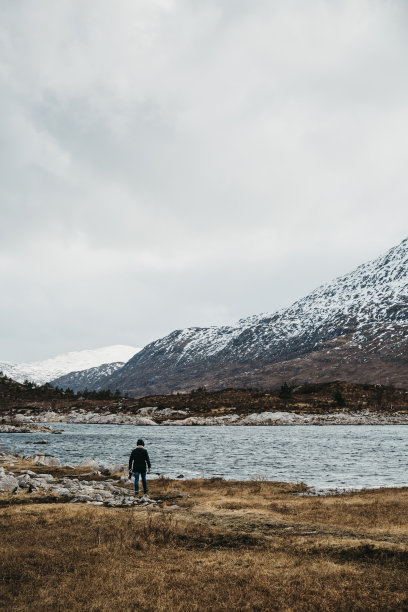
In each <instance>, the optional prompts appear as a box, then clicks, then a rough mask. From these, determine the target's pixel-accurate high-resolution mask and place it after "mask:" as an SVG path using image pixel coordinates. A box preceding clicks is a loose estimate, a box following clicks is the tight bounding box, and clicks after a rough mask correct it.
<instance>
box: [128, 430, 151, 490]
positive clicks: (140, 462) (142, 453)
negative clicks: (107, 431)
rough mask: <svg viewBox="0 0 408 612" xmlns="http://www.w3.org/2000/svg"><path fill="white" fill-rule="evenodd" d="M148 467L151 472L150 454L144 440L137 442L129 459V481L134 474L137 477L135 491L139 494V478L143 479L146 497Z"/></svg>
mask: <svg viewBox="0 0 408 612" xmlns="http://www.w3.org/2000/svg"><path fill="white" fill-rule="evenodd" d="M146 465H147V468H148V471H149V472H150V468H151V464H150V458H149V453H148V452H147V450H146V449H145V447H144V442H143V440H138V441H137V446H136V448H134V449H133V450H132V452H131V453H130V457H129V479H130V478H131V477H132V472H133V474H134V476H135V491H136V493H139V478H141V479H142V484H143V491H144V493H145V495H146V493H147V491H148V488H147V481H146Z"/></svg>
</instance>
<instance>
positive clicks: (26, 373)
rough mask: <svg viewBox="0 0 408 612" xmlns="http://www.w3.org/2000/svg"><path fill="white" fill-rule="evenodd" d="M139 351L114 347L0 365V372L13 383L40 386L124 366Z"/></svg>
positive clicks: (126, 346) (129, 347) (6, 362)
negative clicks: (72, 374) (82, 372)
mask: <svg viewBox="0 0 408 612" xmlns="http://www.w3.org/2000/svg"><path fill="white" fill-rule="evenodd" d="M139 350H140V349H138V348H135V347H133V346H128V345H124V344H114V345H112V346H103V347H100V348H97V349H87V350H84V351H71V352H69V353H64V354H62V355H57V356H56V357H52V358H51V359H45V360H43V361H33V362H27V363H24V362H21V363H13V362H8V361H0V371H2V372H3V373H4V374H6V375H7V376H9V377H10V378H12V379H13V380H16V381H17V382H21V383H22V382H24V381H25V380H28V381H29V382H33V383H36V384H40V385H41V384H44V383H47V382H51V381H52V380H53V379H55V378H58V377H60V376H64V375H66V374H68V373H70V372H72V371H78V370H85V369H88V368H92V367H97V366H101V365H103V364H107V363H117V362H122V363H125V362H126V361H128V359H130V358H131V357H132V356H133V355H135V354H136V353H137V352H138V351H139Z"/></svg>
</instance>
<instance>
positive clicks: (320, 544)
mask: <svg viewBox="0 0 408 612" xmlns="http://www.w3.org/2000/svg"><path fill="white" fill-rule="evenodd" d="M44 457H45V456H44ZM2 459H3V460H5V461H2ZM7 459H8V462H7ZM46 461H47V460H46ZM89 461H90V460H89ZM2 463H3V465H4V464H7V465H6V470H5V471H7V472H8V471H9V469H10V471H12V472H13V474H14V476H11V475H10V474H6V478H8V479H9V485H10V487H11V486H12V485H13V481H12V479H15V480H16V481H17V482H19V483H20V484H21V485H22V486H19V490H18V491H14V490H13V489H11V490H10V489H9V490H8V491H6V492H4V493H2V494H0V517H1V522H0V523H1V524H0V573H1V575H2V576H3V577H4V578H5V579H3V581H1V584H0V598H1V599H2V601H3V602H4V605H5V607H6V608H7V609H15V608H18V609H19V610H32V609H35V607H36V606H37V607H38V601H40V602H41V601H42V602H43V601H44V600H45V598H46V600H47V606H48V607H49V608H50V609H56V608H58V607H59V606H60V604H61V601H63V602H64V608H66V609H72V610H82V609H88V608H89V602H92V606H91V607H92V609H93V610H102V611H108V610H111V609H112V608H115V607H116V608H118V605H119V608H120V609H123V610H131V609H136V608H137V609H140V610H146V612H150V611H151V612H153V611H154V610H155V611H156V610H159V611H160V612H165V610H179V611H180V612H181V610H187V609H188V610H191V611H192V612H200V611H201V610H203V609H208V610H220V611H221V610H223V611H224V610H244V609H248V610H270V609H282V610H283V609H289V608H290V609H291V610H292V609H293V610H296V611H298V610H299V611H300V610H305V609H316V610H317V609H325V610H329V609H330V610H343V609H355V608H356V602H358V606H357V607H358V609H361V610H367V611H368V610H373V611H374V610H380V609H389V610H397V609H406V605H407V604H408V597H407V592H408V575H407V572H406V563H407V559H408V539H407V538H408V527H407V522H406V514H407V512H408V488H407V487H404V488H392V489H391V488H382V489H377V490H371V489H370V490H363V491H358V492H354V491H353V492H348V493H345V494H330V495H321V496H311V495H308V494H307V491H308V489H307V487H306V485H303V484H301V483H298V484H290V483H284V482H265V481H257V480H253V481H228V480H222V479H219V478H218V479H217V478H214V479H206V480H204V479H197V480H184V481H183V480H180V481H178V480H174V479H166V478H161V479H157V480H151V481H148V484H149V493H148V498H147V497H145V498H143V496H138V497H136V496H135V494H134V492H133V491H132V484H133V483H130V484H129V481H128V480H127V478H126V477H125V479H126V481H127V483H126V482H124V481H121V473H120V472H118V473H115V472H113V473H112V474H107V475H106V476H105V475H103V474H98V473H96V472H98V471H99V472H100V470H95V469H93V467H92V465H91V464H89V465H83V466H82V467H79V466H74V467H71V468H69V467H65V468H64V467H62V466H58V465H54V466H43V465H41V462H39V461H37V463H34V462H33V461H32V458H31V462H30V461H29V460H28V459H27V460H25V461H23V460H22V459H21V457H18V456H16V455H9V456H8V457H6V456H5V455H0V471H1V470H2V469H4V468H2ZM99 467H100V466H99ZM111 467H112V469H114V468H115V467H119V468H121V467H123V466H120V465H119V466H113V465H112V466H111ZM123 476H125V474H122V477H123ZM1 480H4V478H2V477H1V476H0V482H1ZM74 499H76V501H74ZM71 500H72V501H71ZM345 585H346V586H347V588H345ZM180 598H182V599H180ZM118 602H119V603H118ZM146 602H148V605H147V604H146ZM180 602H182V605H180ZM271 602H272V606H271Z"/></svg>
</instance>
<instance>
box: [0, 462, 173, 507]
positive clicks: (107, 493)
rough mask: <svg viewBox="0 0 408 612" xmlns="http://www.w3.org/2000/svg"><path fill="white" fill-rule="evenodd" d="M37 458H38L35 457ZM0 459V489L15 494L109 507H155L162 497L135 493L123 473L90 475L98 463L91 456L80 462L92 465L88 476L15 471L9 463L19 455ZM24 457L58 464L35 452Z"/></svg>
mask: <svg viewBox="0 0 408 612" xmlns="http://www.w3.org/2000/svg"><path fill="white" fill-rule="evenodd" d="M39 458H40V459H41V461H39ZM2 459H3V461H4V460H6V461H7V462H8V465H9V468H8V469H5V468H4V467H1V468H0V493H15V494H17V493H18V492H19V491H22V492H25V493H26V494H28V495H31V496H33V497H35V498H36V499H38V497H43V496H46V497H52V498H54V497H55V498H57V499H56V500H55V501H57V500H58V499H60V500H61V501H64V502H70V503H86V504H92V505H96V506H108V507H111V508H113V507H130V506H139V507H143V508H146V507H149V508H155V507H157V506H158V505H159V504H160V503H161V502H162V500H155V499H152V498H150V496H149V495H143V496H141V497H138V496H137V494H136V493H135V492H134V490H133V489H132V488H129V487H128V486H126V485H128V484H130V481H129V479H128V477H127V476H126V475H125V474H123V475H122V477H121V478H120V479H119V481H118V479H117V478H116V479H113V478H106V479H104V480H100V479H98V480H95V479H92V475H93V476H94V478H95V477H96V476H99V477H100V474H101V472H100V471H99V467H100V466H99V465H98V463H97V462H96V461H95V459H87V460H85V461H83V462H82V464H81V466H82V467H85V468H91V469H93V468H95V469H94V471H93V472H91V474H90V476H91V479H90V480H85V479H84V474H82V475H81V477H80V478H78V477H76V476H75V475H67V476H63V477H61V478H56V477H55V476H53V475H52V474H49V473H46V472H44V473H36V472H33V471H32V470H28V469H26V470H21V471H20V472H19V473H17V471H15V472H14V471H12V470H10V467H11V466H12V465H13V462H14V461H17V460H18V459H21V457H14V456H13V455H9V456H4V455H3V457H2ZM25 459H31V460H34V462H35V463H37V464H38V465H44V463H43V462H44V461H46V462H47V463H48V465H49V466H50V467H51V466H52V467H53V466H61V462H60V460H59V459H57V458H56V457H51V456H48V455H36V456H34V457H30V458H28V457H26V458H25ZM78 467H79V466H78ZM101 467H102V466H101ZM123 468H124V469H125V470H126V466H124V465H118V464H106V465H104V466H103V469H104V472H107V473H115V472H117V471H124V470H123ZM126 471H127V470H126Z"/></svg>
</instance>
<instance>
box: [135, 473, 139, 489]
mask: <svg viewBox="0 0 408 612" xmlns="http://www.w3.org/2000/svg"><path fill="white" fill-rule="evenodd" d="M135 492H136V493H139V472H135Z"/></svg>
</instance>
